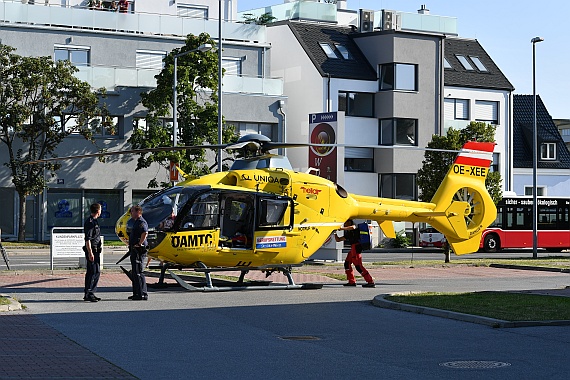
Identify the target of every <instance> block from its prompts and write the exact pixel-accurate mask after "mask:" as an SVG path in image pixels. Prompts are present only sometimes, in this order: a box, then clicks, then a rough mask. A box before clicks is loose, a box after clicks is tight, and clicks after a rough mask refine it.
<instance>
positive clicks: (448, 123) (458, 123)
mask: <svg viewBox="0 0 570 380" xmlns="http://www.w3.org/2000/svg"><path fill="white" fill-rule="evenodd" d="M469 123H471V120H444V121H443V134H444V135H445V134H447V131H448V130H449V128H451V127H453V129H455V130H456V131H458V130H461V129H465V127H467V126H468V125H469Z"/></svg>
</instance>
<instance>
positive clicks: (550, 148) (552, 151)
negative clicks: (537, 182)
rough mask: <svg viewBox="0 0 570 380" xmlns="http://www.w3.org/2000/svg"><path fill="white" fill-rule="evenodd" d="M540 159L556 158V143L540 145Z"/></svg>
mask: <svg viewBox="0 0 570 380" xmlns="http://www.w3.org/2000/svg"><path fill="white" fill-rule="evenodd" d="M540 159H541V160H549V161H551V160H556V143H552V142H549V143H543V144H542V145H540Z"/></svg>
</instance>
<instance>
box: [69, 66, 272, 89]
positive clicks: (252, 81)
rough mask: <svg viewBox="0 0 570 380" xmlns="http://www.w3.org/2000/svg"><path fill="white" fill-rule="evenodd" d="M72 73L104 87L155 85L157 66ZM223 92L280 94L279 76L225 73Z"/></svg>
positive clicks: (97, 68)
mask: <svg viewBox="0 0 570 380" xmlns="http://www.w3.org/2000/svg"><path fill="white" fill-rule="evenodd" d="M77 68H78V69H79V71H78V72H77V73H76V74H75V76H76V77H77V78H79V79H81V80H83V81H85V82H87V83H89V85H91V87H93V88H102V87H103V88H106V89H107V90H108V91H113V90H115V89H116V88H117V87H146V88H155V87H156V79H155V76H156V75H158V74H159V73H160V70H157V69H137V68H124V67H107V66H78V67H77ZM222 91H223V92H224V93H242V94H260V95H270V96H281V95H283V80H282V79H281V78H259V77H248V76H238V75H226V76H224V77H223V78H222Z"/></svg>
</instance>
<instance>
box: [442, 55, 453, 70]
mask: <svg viewBox="0 0 570 380" xmlns="http://www.w3.org/2000/svg"><path fill="white" fill-rule="evenodd" d="M443 68H444V69H453V67H452V66H451V64H450V63H449V61H448V60H447V58H443Z"/></svg>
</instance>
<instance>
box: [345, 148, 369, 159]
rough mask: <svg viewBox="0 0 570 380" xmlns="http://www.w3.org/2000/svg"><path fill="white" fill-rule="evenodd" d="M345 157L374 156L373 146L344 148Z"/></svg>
mask: <svg viewBox="0 0 570 380" xmlns="http://www.w3.org/2000/svg"><path fill="white" fill-rule="evenodd" d="M344 157H345V158H374V150H373V149H372V148H344Z"/></svg>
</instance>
